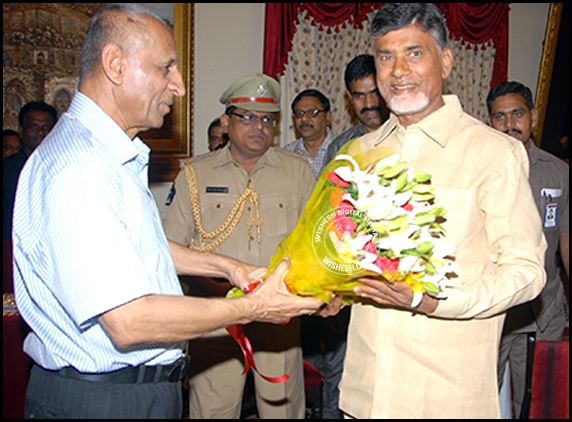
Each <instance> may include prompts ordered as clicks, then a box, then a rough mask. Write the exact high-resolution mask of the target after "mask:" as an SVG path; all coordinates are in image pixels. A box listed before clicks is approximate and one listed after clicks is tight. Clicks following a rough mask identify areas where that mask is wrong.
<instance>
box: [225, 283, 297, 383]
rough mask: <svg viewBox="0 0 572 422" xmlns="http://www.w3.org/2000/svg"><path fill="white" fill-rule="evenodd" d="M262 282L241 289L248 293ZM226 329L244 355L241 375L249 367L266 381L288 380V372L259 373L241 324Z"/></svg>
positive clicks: (278, 381)
mask: <svg viewBox="0 0 572 422" xmlns="http://www.w3.org/2000/svg"><path fill="white" fill-rule="evenodd" d="M260 283H262V280H258V281H255V282H254V283H252V284H249V285H248V286H246V287H245V288H244V289H242V291H243V292H244V293H247V294H248V293H250V292H251V291H253V290H254V289H255V288H256V287H258V285H259V284H260ZM226 331H228V333H229V334H230V336H231V337H232V338H233V339H234V341H236V342H237V343H238V345H239V347H240V350H241V351H242V355H243V356H244V371H242V375H244V374H246V373H247V372H248V371H249V370H250V369H251V368H252V369H253V370H254V371H256V372H257V373H258V375H260V376H261V377H262V378H264V379H265V380H266V381H268V382H271V383H274V384H277V383H280V382H284V381H288V380H289V379H290V376H289V375H288V374H283V375H280V376H279V377H268V376H266V375H263V374H261V373H260V371H259V370H258V368H257V367H256V363H255V362H254V355H253V353H252V345H251V344H250V340H248V337H246V334H244V330H243V329H242V325H231V326H230V327H226Z"/></svg>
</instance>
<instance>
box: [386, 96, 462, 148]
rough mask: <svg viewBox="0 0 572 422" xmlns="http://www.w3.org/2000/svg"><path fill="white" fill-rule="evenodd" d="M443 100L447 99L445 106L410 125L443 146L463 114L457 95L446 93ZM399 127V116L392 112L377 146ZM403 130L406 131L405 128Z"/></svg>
mask: <svg viewBox="0 0 572 422" xmlns="http://www.w3.org/2000/svg"><path fill="white" fill-rule="evenodd" d="M443 100H444V101H445V104H444V105H443V107H441V108H439V109H438V110H436V111H435V112H433V113H431V114H430V115H429V116H427V117H425V118H424V119H423V120H421V121H420V122H419V123H416V124H414V125H411V126H409V127H408V129H409V128H413V127H418V128H419V129H420V130H421V131H423V132H424V133H425V134H426V135H427V136H429V137H430V138H431V139H433V140H434V141H435V142H437V143H438V144H440V145H441V146H445V145H447V142H448V141H449V138H450V136H451V133H453V127H454V126H455V125H456V124H457V121H458V120H459V118H460V117H461V115H462V114H463V109H462V107H461V103H460V102H459V98H458V97H457V96H456V95H444V96H443ZM397 127H401V125H400V124H399V122H398V121H397V116H395V114H393V113H391V114H390V116H389V119H388V121H387V122H386V124H384V125H382V126H381V128H380V134H379V139H378V140H377V142H376V143H375V146H378V145H379V144H380V143H381V142H383V140H384V139H385V138H387V137H388V136H389V135H390V134H391V133H392V132H393V131H394V130H395V129H396V128H397ZM403 130H404V131H406V129H405V128H403Z"/></svg>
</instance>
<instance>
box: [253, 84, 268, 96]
mask: <svg viewBox="0 0 572 422" xmlns="http://www.w3.org/2000/svg"><path fill="white" fill-rule="evenodd" d="M266 94H268V92H267V91H266V88H264V85H262V84H260V85H259V86H258V90H257V91H256V96H257V97H264V96H266Z"/></svg>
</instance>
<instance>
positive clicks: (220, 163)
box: [213, 143, 284, 168]
mask: <svg viewBox="0 0 572 422" xmlns="http://www.w3.org/2000/svg"><path fill="white" fill-rule="evenodd" d="M230 146H231V145H230V143H229V144H228V145H227V146H225V147H224V148H222V149H221V150H219V151H217V152H216V154H217V156H216V159H215V162H214V165H213V167H214V168H217V167H224V166H226V165H228V164H234V165H236V166H238V165H239V164H238V163H237V162H236V161H235V160H234V157H233V156H232V154H231V152H230ZM264 165H269V166H273V167H283V166H284V164H283V163H282V160H280V158H279V157H278V154H277V153H276V149H275V148H274V147H270V148H268V150H267V151H266V152H265V153H264V155H262V157H260V158H259V159H258V161H257V162H256V166H255V168H256V167H260V166H264Z"/></svg>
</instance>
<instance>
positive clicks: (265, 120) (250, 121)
mask: <svg viewBox="0 0 572 422" xmlns="http://www.w3.org/2000/svg"><path fill="white" fill-rule="evenodd" d="M231 114H232V115H233V116H236V117H238V118H239V119H240V121H241V122H242V124H243V125H246V126H254V125H255V124H257V123H258V121H259V120H260V122H261V123H262V126H264V127H266V128H273V127H275V126H276V119H275V118H274V117H273V116H262V117H260V116H257V115H255V114H240V113H237V112H235V111H233V112H232V113H231Z"/></svg>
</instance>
